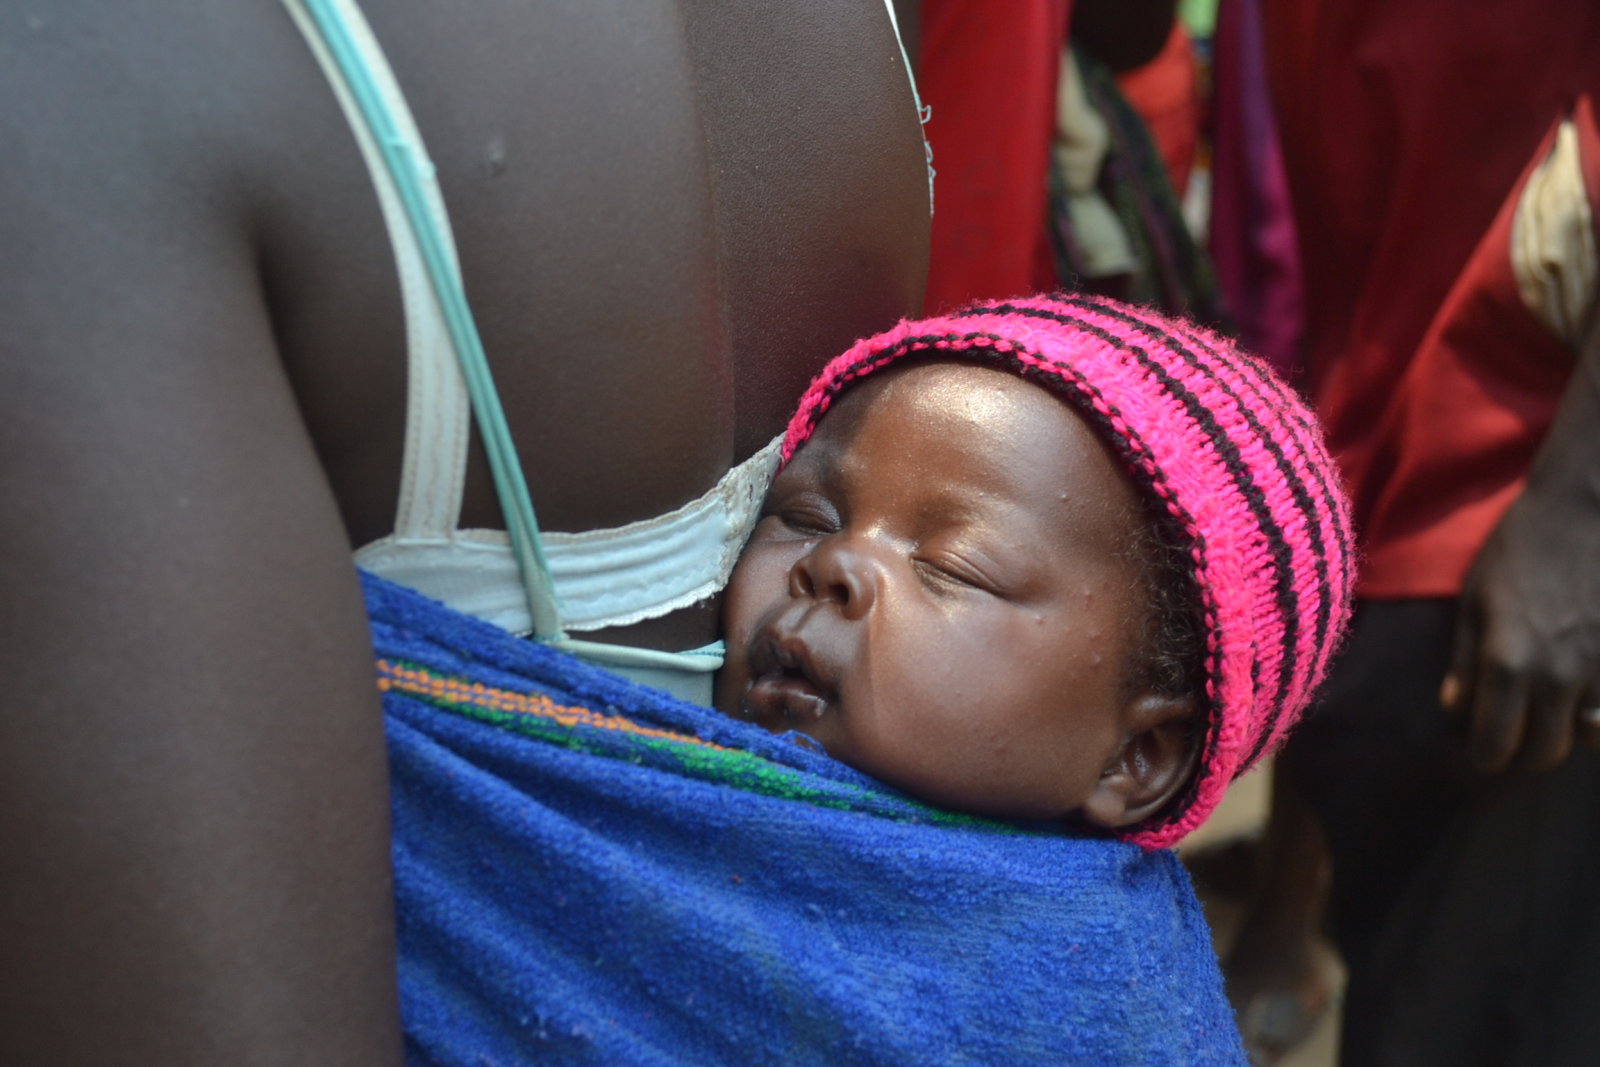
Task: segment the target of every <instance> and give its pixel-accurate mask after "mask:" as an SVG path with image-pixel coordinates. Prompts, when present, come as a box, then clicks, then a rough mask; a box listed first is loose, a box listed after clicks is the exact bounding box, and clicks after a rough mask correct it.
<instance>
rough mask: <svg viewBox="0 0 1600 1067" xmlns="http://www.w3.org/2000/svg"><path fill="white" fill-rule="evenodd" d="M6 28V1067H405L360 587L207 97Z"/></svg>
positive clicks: (0, 455)
mask: <svg viewBox="0 0 1600 1067" xmlns="http://www.w3.org/2000/svg"><path fill="white" fill-rule="evenodd" d="M5 7H6V8H7V10H6V17H5V26H6V28H5V29H4V31H3V32H0V97H3V98H4V99H6V100H7V101H9V102H10V103H9V104H8V106H7V108H6V109H4V114H3V115H0V143H3V144H5V145H6V146H7V157H8V162H7V165H6V166H5V167H4V168H3V169H0V248H4V249H5V254H4V255H3V256H0V321H3V322H4V324H5V326H4V328H3V329H0V383H3V384H0V487H3V492H0V678H4V680H5V685H4V695H3V696H0V1062H4V1063H7V1064H34V1063H38V1064H68V1063H70V1064H75V1065H80V1064H81V1065H92V1064H100V1063H106V1064H113V1063H114V1064H136V1063H137V1064H143V1063H149V1064H157V1063H159V1064H163V1065H177V1064H206V1065H214V1064H219V1063H239V1064H244V1063H249V1064H272V1063H283V1064H297V1065H298V1064H310V1063H317V1064H375V1063H388V1062H398V1061H399V1058H400V1054H399V1026H398V1019H397V1009H396V1003H395V993H394V962H393V953H394V950H393V929H392V914H391V904H390V891H389V840H388V832H387V820H388V815H387V812H388V805H387V787H386V771H385V759H384V749H383V737H382V723H381V717H380V710H379V706H378V700H377V696H376V691H375V689H374V686H373V680H372V666H371V653H370V646H369V644H368V639H367V635H366V629H365V618H364V614H363V611H362V605H361V600H360V593H359V588H358V586H357V584H356V580H355V575H354V571H353V569H352V567H351V564H350V559H349V550H348V545H347V542H346V538H345V534H344V530H343V528H342V525H341V522H340V519H339V515H338V512H337V509H336V507H335V505H334V501H333V499H332V497H331V495H330V493H329V492H328V489H327V487H326V484H325V480H324V478H323V475H322V471H321V468H320V466H319V463H318V460H317V457H316V455H315V454H314V452H313V449H312V447H311V443H310V441H309V440H308V438H307V435H306V432H305V430H304V428H303V425H302V421H301V418H300V414H299V411H298V410H297V407H296V404H295V400H294V397H293V395H292V394H291V392H290V389H289V387H288V385H287V383H286V381H285V377H284V374H283V371H282V368H281V365H280V361H279V357H278V352H277V350H276V347H275V344H274V337H273V330H272V325H271V323H270V321H269V318H268V314H267V311H266V306H265V302H264V300H263V297H262V296H261V293H260V291H259V290H260V286H259V282H258V279H257V274H256V265H255V260H254V253H253V250H252V245H251V240H250V235H249V227H248V225H247V224H246V218H245V212H244V210H243V208H242V207H241V206H240V204H239V203H237V202H236V200H237V199H238V198H236V197H234V195H233V194H232V192H231V189H230V184H229V181H228V165H227V161H226V160H225V159H220V158H213V157H212V156H211V155H208V154H207V152H208V149H207V146H206V145H205V144H204V143H203V141H204V137H203V133H204V129H203V124H200V123H197V122H196V121H195V116H196V115H197V114H199V113H200V112H202V111H203V110H204V108H205V104H206V102H205V101H204V100H203V99H189V100H188V101H187V108H188V111H187V112H185V110H184V106H185V103H184V101H183V100H174V99H171V98H163V97H161V96H160V94H159V93H156V92H154V91H151V90H149V89H148V87H149V86H150V85H152V84H154V83H158V82H161V81H163V80H165V79H164V77H163V71H161V70H159V69H149V68H147V67H141V66H140V65H139V64H138V63H137V62H136V61H135V60H133V59H131V58H130V54H131V53H132V52H133V50H132V49H128V50H124V49H122V48H121V47H120V45H119V42H118V39H117V36H116V35H117V33H118V31H119V29H122V28H124V27H122V26H121V25H120V24H121V23H123V22H124V21H125V20H124V19H122V18H120V17H111V18H101V17H99V16H95V17H93V18H91V17H88V16H87V15H86V16H85V17H82V18H79V17H76V14H77V13H76V11H75V9H76V8H79V7H85V5H82V4H76V3H62V4H56V5H48V6H45V7H42V8H38V9H37V10H38V11H40V12H42V14H39V15H37V16H34V17H28V16H27V15H26V13H25V12H23V11H21V10H20V8H19V6H18V5H13V4H7V5H5ZM90 14H92V13H90ZM180 61H181V59H175V60H174V62H180ZM175 109H176V110H175ZM158 113H159V114H170V115H174V116H175V121H174V122H173V123H165V122H162V121H158V120H157V118H156V116H157V114H158ZM186 134H187V135H188V137H187V141H186V139H185V136H186Z"/></svg>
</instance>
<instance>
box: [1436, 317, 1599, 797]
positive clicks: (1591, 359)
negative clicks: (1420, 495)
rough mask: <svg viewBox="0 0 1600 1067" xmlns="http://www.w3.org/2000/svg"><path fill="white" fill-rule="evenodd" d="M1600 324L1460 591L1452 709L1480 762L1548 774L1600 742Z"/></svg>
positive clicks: (1448, 699)
mask: <svg viewBox="0 0 1600 1067" xmlns="http://www.w3.org/2000/svg"><path fill="white" fill-rule="evenodd" d="M1596 426H1600V327H1597V328H1593V329H1591V330H1590V331H1589V336H1588V338H1587V340H1586V341H1585V343H1584V345H1583V347H1582V349H1581V351H1580V352H1579V353H1578V357H1577V363H1576V365H1575V366H1574V368H1573V374H1572V379H1571V381H1570V383H1569V384H1568V386H1567V391H1566V393H1565V394H1564V395H1563V397H1562V401H1561V406H1560V408H1559V409H1558V411H1557V413H1556V418H1555V421H1554V422H1552V423H1551V426H1550V431H1549V433H1548V435H1547V436H1546V437H1545V440H1544V443H1543V444H1542V445H1541V446H1540V449H1539V454H1538V456H1537V457H1536V459H1535V460H1534V463H1533V466H1532V467H1531V468H1530V469H1529V471H1528V480H1527V486H1526V488H1524V489H1523V491H1522V494H1521V495H1520V496H1518V498H1517V500H1516V502H1515V503H1514V504H1512V505H1511V509H1510V510H1509V511H1508V512H1506V515H1505V517H1504V518H1503V519H1501V521H1500V523H1499V525H1498V526H1496V527H1495V530H1494V533H1493V534H1491V535H1490V537H1489V540H1488V542H1487V543H1486V544H1485V545H1484V546H1483V549H1482V550H1481V551H1480V552H1479V553H1478V558H1477V560H1476V561H1475V562H1474V563H1473V566H1472V570H1471V571H1470V572H1469V573H1468V575H1467V580H1466V583H1465V585H1464V586H1463V588H1462V591H1461V612H1460V620H1461V621H1460V622H1459V624H1458V628H1457V635H1456V649H1455V655H1454V661H1453V663H1452V666H1451V670H1450V674H1449V675H1448V676H1447V677H1446V678H1445V681H1444V685H1443V687H1442V690H1441V693H1440V700H1441V702H1442V703H1443V704H1444V706H1445V707H1446V708H1447V709H1449V710H1451V711H1454V712H1457V713H1459V714H1463V715H1465V716H1466V720H1467V727H1468V732H1469V744H1470V750H1471V753H1472V756H1473V759H1474V761H1475V762H1476V763H1477V765H1478V767H1479V769H1481V770H1482V771H1484V772H1485V773H1491V774H1492V773H1499V772H1501V771H1504V770H1507V769H1508V768H1512V767H1516V768H1521V769H1527V770H1533V771H1539V770H1547V769H1549V768H1551V767H1555V766H1557V765H1559V764H1560V763H1562V762H1563V761H1565V760H1566V758H1567V757H1568V756H1569V755H1570V754H1571V752H1572V750H1573V747H1574V746H1576V745H1590V746H1596V745H1600V445H1597V444H1596V436H1595V427H1596Z"/></svg>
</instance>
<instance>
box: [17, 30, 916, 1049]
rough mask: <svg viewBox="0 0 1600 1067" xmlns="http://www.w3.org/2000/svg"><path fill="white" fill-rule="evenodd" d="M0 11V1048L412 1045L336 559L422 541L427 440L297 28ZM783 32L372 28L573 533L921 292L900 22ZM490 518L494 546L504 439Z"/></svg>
mask: <svg viewBox="0 0 1600 1067" xmlns="http://www.w3.org/2000/svg"><path fill="white" fill-rule="evenodd" d="M0 6H3V7H4V9H5V12H4V23H5V27H6V28H5V30H4V31H3V34H0V94H3V95H4V97H5V99H7V100H8V101H10V102H12V103H11V106H10V107H9V108H8V111H9V114H8V116H7V117H6V118H5V119H3V120H0V142H3V143H5V144H6V145H7V146H8V147H9V148H10V152H9V153H8V154H9V156H10V158H11V161H12V162H11V163H10V164H8V168H7V171H8V173H7V177H6V178H4V179H0V241H3V244H4V247H5V248H7V249H8V254H7V256H6V257H4V262H3V263H0V275H3V284H0V308H3V314H4V316H5V321H6V322H7V329H6V331H5V336H4V338H3V339H0V379H3V380H4V382H5V386H6V387H5V389H4V390H0V426H4V430H3V431H0V433H3V437H4V440H5V442H6V443H5V445H4V447H0V484H4V485H5V486H6V487H7V494H6V499H5V500H4V501H0V553H4V556H5V558H6V559H7V561H8V563H7V566H6V567H4V568H0V629H3V630H4V632H5V633H6V636H7V640H6V641H5V642H4V643H0V669H4V670H6V671H8V672H9V677H11V678H12V679H13V685H12V687H11V692H12V694H13V696H11V697H8V698H7V700H6V703H5V708H4V711H3V712H0V780H4V781H6V782H8V783H15V788H16V789H17V795H18V796H19V797H22V798H26V799H27V800H29V801H30V803H22V802H20V801H19V802H18V803H14V804H13V803H8V804H6V805H4V812H3V813H0V850H3V851H4V853H5V854H6V855H7V856H8V859H9V860H10V861H12V862H13V863H14V864H15V868H14V871H15V876H14V877H13V876H12V875H11V874H10V873H8V875H7V877H6V878H5V879H4V882H5V884H6V890H5V895H4V896H3V897H0V909H3V911H4V912H5V913H6V917H5V920H4V921H6V922H7V924H8V928H11V927H14V926H15V925H16V924H15V922H14V920H16V918H17V917H19V916H27V917H28V918H29V922H28V923H27V924H26V926H25V927H24V928H23V929H24V930H25V933H24V934H22V935H20V936H18V937H15V938H13V937H10V936H9V935H8V937H7V939H6V949H5V951H4V953H3V955H0V987H4V988H6V989H8V990H10V989H13V988H15V989H17V990H18V993H17V994H16V995H14V996H13V995H10V994H9V993H8V995H7V996H6V997H4V998H0V1003H3V1006H0V1035H4V1036H0V1059H3V1060H5V1061H6V1062H28V1060H29V1058H30V1057H36V1058H39V1059H46V1058H53V1059H54V1060H55V1061H57V1062H75V1063H93V1062H97V1057H98V1058H99V1059H104V1060H106V1061H116V1062H144V1061H154V1060H159V1061H160V1062H168V1063H180V1062H186V1061H188V1060H194V1061H197V1062H218V1060H217V1056H218V1055H219V1053H218V1050H219V1049H226V1050H228V1051H227V1053H226V1054H224V1055H222V1058H223V1059H227V1060H233V1061H237V1062H245V1061H250V1062H273V1061H274V1060H275V1059H276V1058H282V1059H284V1060H285V1061H286V1062H309V1061H316V1062H342V1061H344V1060H346V1059H350V1060H357V1059H359V1058H360V1057H363V1056H371V1055H376V1054H377V1051H376V1050H379V1049H386V1048H387V1049H391V1050H392V1047H393V1046H392V1035H393V1027H392V1011H393V1008H392V976H391V975H390V970H391V969H392V964H391V963H390V962H389V955H388V954H389V952H390V951H391V950H390V948H389V944H390V942H389V928H390V919H389V916H388V914H387V912H386V906H387V905H386V901H387V889H386V882H385V879H386V877H387V866H388V856H387V838H386V835H385V829H384V828H385V825H386V823H385V819H386V813H385V795H386V794H385V787H384V769H383V755H382V742H381V736H380V728H379V724H378V715H377V710H376V707H377V705H376V699H375V695H374V693H373V690H372V681H371V665H370V662H369V647H368V646H367V644H366V636H365V630H364V620H363V618H362V615H361V602H360V597H359V591H358V590H357V589H356V587H355V583H354V578H353V574H352V571H351V568H350V563H349V553H350V550H351V549H352V548H353V547H355V546H358V545H361V544H364V543H366V542H368V541H371V540H373V539H375V538H377V537H381V536H382V535H384V534H385V533H387V532H389V530H390V529H391V528H392V524H393V519H394V510H395V501H396V496H397V493H398V487H399V470H400V456H401V448H402V442H403V439H404V433H405V426H404V422H405V416H404V412H405V410H406V405H405V396H406V383H405V371H406V368H405V356H404V352H405V322H404V314H403V311H402V308H401V302H400V298H399V290H398V286H397V284H396V277H395V266H394V259H393V256H392V253H391V251H390V248H389V243H388V238H387V236H386V234H385V231H384V228H383V223H382V219H381V216H380V213H379V211H378V210H377V202H376V199H375V195H374V192H373V188H372V184H371V181H370V180H369V178H368V175H367V172H366V170H365V168H364V166H363V164H362V161H361V158H360V155H359V153H358V151H357V149H356V145H355V142H354V140H353V138H352V136H351V133H350V130H349V128H348V126H347V124H346V122H345V120H344V118H343V116H342V115H341V114H340V112H339V110H338V108H337V106H336V104H335V102H334V98H333V95H332V93H331V92H330V90H329V88H328V85H327V82H326V80H325V79H324V77H323V76H322V74H321V72H320V71H319V70H318V68H317V66H316V64H315V62H314V60H313V58H312V56H311V53H310V52H309V50H308V49H307V46H306V43H305V41H304V40H303V39H302V38H301V36H300V34H299V33H298V32H297V31H296V30H295V28H294V27H293V25H292V24H291V23H290V21H289V19H288V17H287V16H286V15H285V13H284V11H283V10H282V8H281V7H280V5H278V4H272V3H257V4H251V5H224V6H222V7H220V8H219V7H218V6H216V5H200V6H197V5H192V4H186V3H179V2H177V0H164V2H160V3H154V4H145V5H140V6H139V9H138V10H137V11H135V10H133V9H131V8H130V9H128V10H124V9H123V7H119V6H115V5H113V6H112V7H109V8H107V7H106V6H105V5H99V4H88V3H84V2H78V0H66V2H58V3H56V4H53V5H50V6H49V7H48V8H42V9H40V10H41V11H43V13H42V14H37V15H34V14H30V13H29V12H28V11H25V10H23V9H22V6H21V5H19V4H13V3H6V4H4V5H0ZM750 8H751V5H739V6H737V7H734V6H732V5H710V4H691V3H682V4H676V5H656V6H654V7H652V8H650V9H646V5H640V4H636V3H632V2H624V0H614V2H610V3H600V2H597V0H583V2H576V0H573V2H569V3H563V4H550V5H541V6H540V7H539V8H538V9H536V10H531V11H530V10H529V7H528V5H526V4H525V3H519V2H515V0H492V2H491V0H479V2H475V3H472V4H451V5H443V4H439V3H433V2H424V0H369V3H368V4H367V5H366V15H367V17H368V19H369V21H370V22H371V24H372V28H373V30H374V32H375V34H376V36H377V37H378V39H379V40H380V41H381V42H382V45H383V48H384V50H385V51H386V53H387V54H388V57H389V59H390V62H391V63H392V64H393V66H394V68H395V71H396V74H397V77H398V79H399V81H400V84H401V86H402V88H403V90H404V91H405V94H406V96H407V99H408V101H409V103H410V106H411V108H412V110H413V112H414V114H415V116H416V119H417V122H418V125H419V127H420V129H421V132H422V136H423V138H424V140H425V141H426V143H427V145H428V148H429V150H430V153H431V155H432V157H433V159H434V161H435V163H436V164H437V166H438V168H439V179H440V183H441V186H442V188H443V192H444V196H445V200H446V202H447V204H448V206H449V209H450V214H451V219H452V223H453V228H454V231H455V237H456V242H457V246H458V248H459V251H460V256H461V263H462V273H463V277H464V280H465V285H466V289H467V293H468V296H469V299H470V301H471V303H472V306H473V309H474V312H475V313H476V316H477V319H478V324H479V327H480V330H481V332H482V335H483V339H484V343H485V347H486V349H487V351H488V354H489V361H490V364H491V366H492V367H493V369H494V372H495V375H496V379H497V382H498V385H499V388H500V392H501V396H502V399H503V401H504V403H505V406H506V410H507V414H508V418H509V421H510V428H511V432H512V434H513V436H514V438H515V440H516V441H517V443H518V446H519V451H520V453H521V454H522V456H523V459H524V466H525V469H526V471H527V475H528V479H529V483H530V487H531V490H532V495H533V498H534V500H535V502H536V504H537V505H538V508H539V514H540V519H541V522H542V524H543V525H544V526H545V527H546V528H547V529H555V530H583V529H589V528H593V527H599V526H611V525H617V524H620V523H624V522H629V521H632V520H636V519H641V518H645V517H648V516H651V515H655V514H658V513H660V512H663V511H666V510H669V509H671V508H673V507H675V506H677V505H679V504H682V503H683V502H685V501H686V500H689V499H691V498H693V497H695V496H697V495H698V494H700V493H701V492H703V491H704V490H705V489H707V488H708V487H710V486H711V485H712V484H713V483H714V482H715V481H716V480H717V478H718V477H719V476H720V475H721V474H722V473H723V472H724V471H725V470H727V469H728V468H729V467H730V466H731V465H732V464H733V463H734V462H736V461H737V460H739V459H742V458H744V457H745V456H747V455H749V454H750V453H751V452H753V451H755V450H756V449H757V448H758V447H759V446H760V444H762V443H764V442H765V441H766V440H767V439H768V438H769V437H770V436H772V435H773V434H774V433H776V432H777V431H778V430H779V429H780V428H781V426H782V423H783V420H784V418H785V416H786V414H787V411H788V409H789V408H790V406H791V405H792V403H793V401H794V399H795V397H796V396H797V395H798V393H799V391H800V389H801V388H802V387H803V385H804V383H805V381H806V380H807V378H808V377H809V375H810V374H811V373H812V372H813V371H814V370H815V369H816V368H817V367H818V366H820V364H821V362H822V361H823V360H824V359H825V358H826V357H827V356H828V355H830V354H832V353H833V352H835V351H837V350H839V349H841V348H842V347H844V345H845V344H846V343H848V342H849V341H850V340H852V339H853V338H855V337H856V336H859V335H862V334H865V333H868V332H870V331H873V330H876V329H879V328H881V327H883V326H886V325H888V324H889V323H890V322H892V321H893V319H894V318H896V317H897V316H899V315H902V314H905V313H908V312H911V311H913V310H915V308H916V304H917V302H918V300H919V298H920V289H921V279H922V272H923V266H924V262H925V254H926V217H927V216H926V211H927V200H926V196H927V187H926V181H925V170H924V168H923V165H922V146H921V143H920V139H919V137H918V133H917V125H916V116H915V112H914V108H913V106H912V103H911V96H910V92H909V88H908V86H907V84H906V78H905V71H904V69H903V67H902V66H901V63H900V53H899V50H898V48H897V47H896V46H895V43H894V38H893V35H892V31H891V29H890V27H889V22H888V19H887V17H886V15H885V12H884V10H883V8H882V7H881V6H879V5H878V4H876V3H873V2H870V0H861V2H858V3H846V2H828V3H822V2H818V3H807V4H804V5H794V4H787V3H769V4H764V5H761V8H760V9H759V10H755V11H751V10H750ZM462 520H463V524H464V525H468V526H487V527H501V526H503V521H502V520H501V519H500V517H499V513H498V507H497V505H496V504H495V502H494V496H493V493H492V491H491V489H490V486H489V479H488V476H487V470H486V468H485V465H484V464H483V462H482V460H481V454H480V453H476V452H475V453H474V459H473V462H472V465H471V467H470V468H469V476H468V486H467V494H466V498H465V505H464V509H463V516H462ZM647 626H648V624H647ZM712 626H713V617H712V615H711V614H710V613H709V612H706V611H701V612H698V613H693V612H691V613H680V615H678V616H674V617H670V618H668V619H665V620H661V621H660V622H658V623H656V624H655V625H654V626H653V627H650V628H649V632H645V633H640V634H636V635H634V637H633V639H636V640H640V641H643V642H646V643H652V644H656V645H658V646H660V647H685V646H687V645H690V644H695V643H699V642H701V641H704V640H706V639H707V638H709V637H710V636H711V629H712ZM24 693H26V694H27V696H26V697H21V696H17V695H16V694H24ZM41 960H43V961H45V962H44V963H42V964H41V963H40V961H41ZM85 1005H97V1006H94V1007H88V1008H86V1007H85ZM13 1012H15V1013H16V1014H15V1016H13V1015H12V1013H13Z"/></svg>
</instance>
